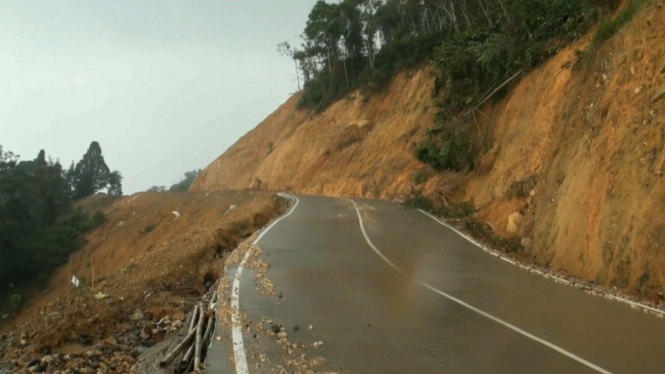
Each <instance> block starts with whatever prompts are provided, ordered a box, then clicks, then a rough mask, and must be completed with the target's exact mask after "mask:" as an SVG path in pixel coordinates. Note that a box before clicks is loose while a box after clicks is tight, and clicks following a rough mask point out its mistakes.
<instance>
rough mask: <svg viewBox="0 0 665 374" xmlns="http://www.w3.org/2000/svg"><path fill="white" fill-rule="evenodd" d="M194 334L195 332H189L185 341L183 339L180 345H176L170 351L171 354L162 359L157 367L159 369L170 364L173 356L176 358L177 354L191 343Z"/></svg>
mask: <svg viewBox="0 0 665 374" xmlns="http://www.w3.org/2000/svg"><path fill="white" fill-rule="evenodd" d="M195 332H196V331H195V330H192V331H190V332H189V334H187V336H186V337H185V339H183V340H182V341H181V342H180V344H178V345H177V346H176V347H175V348H174V349H173V351H171V353H169V354H168V355H167V356H166V357H164V359H163V360H162V361H160V363H159V366H160V367H165V366H167V365H168V364H170V363H171V362H172V361H173V359H174V358H175V356H177V355H178V353H180V352H182V350H183V349H185V347H186V346H187V344H189V343H190V342H191V341H192V339H193V338H194V334H195Z"/></svg>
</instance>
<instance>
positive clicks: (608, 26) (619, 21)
mask: <svg viewBox="0 0 665 374" xmlns="http://www.w3.org/2000/svg"><path fill="white" fill-rule="evenodd" d="M647 2H648V0H631V1H630V2H629V3H628V5H626V7H625V8H624V9H623V10H622V11H621V12H619V14H617V15H616V16H615V17H614V18H612V19H608V20H606V21H604V22H601V23H600V24H599V25H598V28H597V29H596V32H595V34H594V35H593V46H594V47H596V48H597V47H600V46H601V45H603V43H605V42H606V41H608V40H609V39H610V38H611V37H613V36H614V35H615V34H616V33H617V32H619V30H621V29H622V28H623V27H624V26H626V25H627V24H628V23H629V22H630V21H632V20H633V18H635V15H637V13H638V12H639V11H640V9H642V7H643V6H644V5H645V4H646V3H647Z"/></svg>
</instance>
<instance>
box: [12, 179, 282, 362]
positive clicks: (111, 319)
mask: <svg viewBox="0 0 665 374" xmlns="http://www.w3.org/2000/svg"><path fill="white" fill-rule="evenodd" d="M286 204H287V203H286V202H285V201H284V200H283V199H281V198H279V197H277V196H276V195H274V194H271V193H267V192H260V191H227V192H210V193H182V194H173V193H138V194H135V195H133V196H129V197H123V198H120V199H113V198H107V197H103V196H95V197H92V198H89V199H87V200H85V201H83V202H81V203H79V206H82V207H83V208H84V209H92V210H97V209H101V210H103V211H105V212H106V213H107V214H108V221H107V222H106V223H105V224H104V225H103V226H102V227H100V228H99V229H97V230H96V231H95V232H93V233H91V234H90V235H89V237H88V240H89V242H88V244H87V245H86V246H85V248H84V249H82V250H81V251H79V252H77V253H75V254H74V255H73V256H72V261H71V274H73V275H76V276H78V277H79V279H81V280H82V281H83V283H82V285H81V286H80V287H78V288H74V287H70V286H69V277H70V267H69V265H65V266H63V267H61V268H60V269H58V271H57V273H56V275H55V276H54V278H53V280H52V282H51V286H50V287H49V288H48V289H46V290H45V291H43V292H42V293H41V294H38V295H36V296H34V297H33V298H32V301H31V302H30V303H29V304H27V305H25V306H24V308H23V310H21V313H20V315H19V316H18V317H17V318H16V319H15V320H13V321H10V322H9V323H6V324H4V325H2V326H0V364H3V365H5V366H7V365H8V366H10V367H12V368H13V371H12V372H24V371H25V372H28V367H29V366H33V365H35V364H34V360H37V362H38V364H37V365H38V366H40V367H41V369H45V368H46V370H47V371H48V372H53V370H55V369H54V368H55V367H57V368H59V369H62V370H64V368H66V367H67V368H76V369H77V370H78V369H80V370H92V369H95V370H96V369H97V368H99V367H100V366H104V367H105V368H106V369H105V372H108V373H128V372H130V370H132V368H134V369H133V370H132V372H136V367H135V365H136V358H137V357H138V354H139V353H140V352H142V351H143V350H145V349H146V348H147V347H151V346H153V345H155V344H157V343H159V342H160V341H162V340H163V339H165V338H167V337H168V336H170V334H173V333H174V331H177V329H178V327H180V326H182V323H183V321H184V319H185V315H186V314H187V313H188V312H189V311H191V309H192V308H193V304H194V303H196V302H197V301H198V298H199V297H200V296H201V295H202V294H203V293H205V292H206V291H207V289H208V288H209V287H210V286H211V285H212V284H213V282H214V281H216V280H217V279H218V278H219V277H220V275H221V273H222V272H223V268H224V261H225V259H226V256H227V255H228V254H229V253H230V252H231V250H233V249H234V248H235V247H236V246H237V245H238V243H240V242H241V241H242V240H243V239H245V238H247V237H249V236H250V235H251V234H252V233H253V232H255V231H256V230H258V229H259V228H261V227H262V226H263V225H265V224H266V223H268V222H269V221H270V220H271V219H272V218H274V217H275V216H277V215H279V214H281V213H282V212H283V211H284V209H285V208H286ZM173 212H177V213H178V214H177V215H176V214H174V213H173ZM93 261H94V264H95V285H94V288H92V279H93V274H92V263H93ZM70 288H71V289H70ZM68 290H70V293H69V296H68ZM158 321H160V322H158ZM164 321H170V322H168V323H165V322H164ZM82 352H86V353H85V354H82ZM95 352H98V353H95ZM58 354H59V355H58ZM40 360H41V363H39V361H40ZM3 361H4V363H3ZM91 365H94V366H91ZM3 368H4V366H2V367H0V372H2V369H3ZM49 368H50V369H49ZM58 372H59V371H58ZM63 372H64V371H63ZM84 372H85V371H84ZM88 372H95V371H88Z"/></svg>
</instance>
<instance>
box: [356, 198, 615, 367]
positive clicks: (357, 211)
mask: <svg viewBox="0 0 665 374" xmlns="http://www.w3.org/2000/svg"><path fill="white" fill-rule="evenodd" d="M348 200H349V201H351V203H353V207H354V208H355V209H356V213H357V215H358V222H359V224H360V231H362V234H363V236H364V237H365V241H366V242H367V244H369V246H370V247H371V248H372V249H373V250H374V252H376V253H377V254H378V255H379V257H381V258H382V259H383V260H384V261H385V262H386V263H387V264H388V265H390V267H392V268H393V269H395V270H397V271H398V272H400V273H403V271H402V270H401V269H400V268H399V267H397V266H396V265H395V264H394V263H393V262H392V261H390V259H388V258H387V257H386V256H385V255H384V254H383V253H381V251H379V249H378V248H377V247H376V246H375V245H374V243H372V241H371V240H370V238H369V236H367V232H366V231H365V225H364V224H363V219H362V217H361V215H360V210H358V205H356V202H355V201H353V200H351V199H348ZM453 230H454V229H453ZM454 231H457V230H454ZM461 235H462V236H464V235H463V234H461ZM466 239H467V240H469V241H471V242H472V243H474V244H475V241H473V240H472V239H470V238H468V237H467V238H466ZM418 283H420V285H421V286H423V287H425V288H427V289H428V290H430V291H432V292H434V293H436V294H438V295H441V296H443V297H445V298H446V299H448V300H450V301H453V302H455V303H457V304H459V305H461V306H463V307H465V308H467V309H469V310H472V311H474V312H476V313H478V314H480V315H481V316H483V317H485V318H488V319H490V320H492V321H494V322H496V323H498V324H500V325H503V326H505V327H507V328H509V329H511V330H513V331H515V332H517V333H518V334H521V335H523V336H526V337H527V338H529V339H531V340H533V341H535V342H538V343H540V344H543V345H544V346H546V347H548V348H551V349H553V350H555V351H557V352H559V353H561V354H562V355H564V356H566V357H568V358H571V359H573V360H575V361H577V362H579V363H581V364H583V365H585V366H587V367H589V368H591V369H593V370H595V371H597V372H599V373H603V374H612V372H610V371H607V370H605V369H603V368H601V367H600V366H598V365H596V364H594V363H592V362H589V361H587V360H585V359H583V358H581V357H579V356H577V355H575V354H574V353H571V352H569V351H567V350H565V349H563V348H561V347H559V346H557V345H555V344H553V343H550V342H548V341H546V340H544V339H541V338H539V337H537V336H535V335H533V334H531V333H528V332H526V331H524V330H522V329H520V328H519V327H517V326H514V325H511V324H510V323H508V322H506V321H504V320H502V319H500V318H498V317H495V316H493V315H491V314H489V313H487V312H485V311H483V310H481V309H478V308H476V307H474V306H473V305H470V304H468V303H466V302H464V301H462V300H460V299H458V298H456V297H454V296H451V295H449V294H447V293H445V292H443V291H441V290H439V289H437V288H435V287H432V286H430V285H429V284H427V283H424V282H420V281H418Z"/></svg>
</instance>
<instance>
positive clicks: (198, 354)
mask: <svg viewBox="0 0 665 374" xmlns="http://www.w3.org/2000/svg"><path fill="white" fill-rule="evenodd" d="M199 310H200V311H201V312H200V314H201V316H200V317H199V322H198V324H197V325H196V348H195V354H194V370H198V369H199V367H200V366H201V341H202V335H201V334H202V333H203V320H204V319H205V314H204V313H203V303H199ZM211 318H212V317H211Z"/></svg>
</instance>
